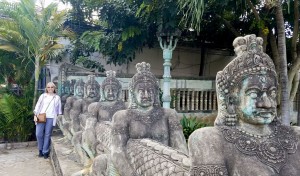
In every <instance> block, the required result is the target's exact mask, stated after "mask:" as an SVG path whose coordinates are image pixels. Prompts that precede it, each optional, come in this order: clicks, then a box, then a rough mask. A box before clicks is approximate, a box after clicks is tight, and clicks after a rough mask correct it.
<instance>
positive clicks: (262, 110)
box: [215, 34, 278, 126]
mask: <svg viewBox="0 0 300 176" xmlns="http://www.w3.org/2000/svg"><path fill="white" fill-rule="evenodd" d="M262 44H263V40H262V38H260V37H256V36H255V35H253V34H252V35H247V36H245V37H238V38H236V39H235V40H234V41H233V46H234V51H235V53H236V55H237V57H236V58H234V59H233V60H232V61H231V62H230V63H229V64H228V65H227V66H226V67H225V68H224V69H223V70H222V71H220V72H218V73H217V76H216V87H217V97H218V111H219V112H218V116H217V118H216V121H215V125H228V126H233V125H235V124H236V123H237V122H238V121H242V122H243V123H250V124H270V123H271V122H272V121H276V120H277V114H276V113H277V112H276V106H277V103H276V95H277V87H278V82H277V74H276V71H275V66H274V64H273V62H272V60H271V58H270V57H269V56H268V55H267V54H266V53H264V52H263V49H262Z"/></svg>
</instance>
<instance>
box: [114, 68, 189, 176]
mask: <svg viewBox="0 0 300 176" xmlns="http://www.w3.org/2000/svg"><path fill="white" fill-rule="evenodd" d="M136 68H137V73H136V74H135V75H134V76H133V77H132V81H131V83H130V85H129V91H130V96H131V97H130V105H129V109H127V110H121V111H118V112H116V113H115V114H114V116H113V120H112V132H111V133H112V134H111V135H112V144H111V160H112V163H113V165H114V166H115V168H116V170H117V171H118V173H119V174H120V175H122V176H132V175H161V174H163V173H164V172H165V175H168V174H169V175H172V174H174V173H178V174H177V175H180V174H179V173H184V171H182V170H180V168H177V167H175V166H173V165H171V162H172V161H174V159H172V158H171V156H170V157H169V158H168V159H167V158H163V157H161V156H159V155H157V154H154V153H151V152H152V151H159V153H161V154H162V151H163V150H165V149H166V146H170V147H174V148H175V149H176V150H178V151H181V152H182V153H187V148H186V142H185V139H184V136H183V132H182V128H181V125H180V123H179V117H178V115H177V113H176V112H175V111H174V110H172V109H164V108H162V107H161V106H160V101H159V85H158V82H157V79H156V78H155V76H154V75H153V74H152V73H151V72H150V64H148V63H145V62H142V63H138V64H137V65H136ZM144 138H149V139H152V140H155V141H157V142H160V143H162V144H164V145H165V146H164V145H160V144H156V143H155V142H154V143H151V142H149V144H148V145H150V146H148V147H149V148H152V149H153V150H152V149H151V150H148V148H146V150H145V151H147V152H148V153H145V154H146V155H147V154H149V155H147V156H146V155H145V156H144V155H143V152H144V151H143V148H141V147H136V148H132V147H134V145H130V142H128V141H130V140H134V139H144ZM145 145H147V144H145ZM127 151H130V153H131V154H132V159H133V160H131V158H129V157H128V155H127ZM132 152H134V153H132ZM135 152H136V153H135ZM149 152H150V153H149ZM135 154H136V155H135ZM148 157H149V161H148V160H147V158H148ZM173 157H175V158H177V159H179V158H180V157H179V156H178V155H176V156H175V155H174V156H173ZM167 160H172V161H170V162H167ZM131 161H132V162H131ZM164 163H168V165H167V167H168V168H169V169H168V170H163V169H162V168H165V167H166V166H165V164H164ZM178 169H179V170H178ZM150 173H152V174H150ZM175 175H176V174H175Z"/></svg>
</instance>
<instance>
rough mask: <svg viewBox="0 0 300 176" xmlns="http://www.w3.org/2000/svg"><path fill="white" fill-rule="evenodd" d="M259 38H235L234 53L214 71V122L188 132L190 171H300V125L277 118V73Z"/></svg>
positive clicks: (239, 174)
mask: <svg viewBox="0 0 300 176" xmlns="http://www.w3.org/2000/svg"><path fill="white" fill-rule="evenodd" d="M262 44H263V40H262V38H260V37H256V36H255V35H247V36H245V37H238V38H236V39H235V40H234V42H233V46H234V48H235V52H236V54H237V57H236V58H235V59H234V60H232V61H231V62H230V63H229V64H228V65H227V66H226V67H225V68H224V70H223V71H220V72H218V74H217V77H216V87H217V94H218V116H217V119H216V121H215V126H214V127H206V128H201V129H199V130H196V131H195V132H194V133H192V135H191V136H190V138H189V144H188V145H189V154H190V159H191V164H192V166H191V168H190V175H191V176H200V175H201V176H202V175H206V176H216V175H223V176H225V175H232V176H253V175H259V176H271V175H272V176H275V175H277V176H287V175H289V176H298V175H300V167H299V165H300V151H299V150H300V149H299V142H298V141H299V134H300V129H299V127H290V126H284V125H283V124H281V122H280V119H279V116H278V115H277V111H276V107H277V103H276V98H277V94H278V89H277V88H278V82H277V79H278V78H277V74H276V72H275V67H274V64H273V62H272V60H271V59H270V57H269V56H268V55H267V54H265V53H264V52H263V50H262Z"/></svg>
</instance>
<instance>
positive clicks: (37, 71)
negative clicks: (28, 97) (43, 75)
mask: <svg viewBox="0 0 300 176" xmlns="http://www.w3.org/2000/svg"><path fill="white" fill-rule="evenodd" d="M39 77H40V60H39V58H38V57H36V58H35V68H34V94H33V103H32V109H34V107H35V103H36V101H37V93H38V85H39Z"/></svg>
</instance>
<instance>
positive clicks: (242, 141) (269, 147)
mask: <svg viewBox="0 0 300 176" xmlns="http://www.w3.org/2000/svg"><path fill="white" fill-rule="evenodd" d="M219 130H221V132H222V134H223V136H224V138H225V139H226V141H227V142H230V143H232V144H234V146H235V147H236V148H237V149H238V150H239V151H240V152H241V153H243V154H245V155H250V156H255V157H256V158H257V159H258V160H259V161H261V162H262V163H264V164H266V165H268V166H270V167H272V168H273V169H275V170H276V172H277V173H279V172H280V170H281V169H282V167H283V166H284V165H285V164H286V161H287V157H288V156H287V155H288V154H292V153H295V152H296V149H297V143H298V138H297V136H296V135H295V133H294V131H293V130H292V128H291V127H288V126H283V125H278V126H277V125H276V124H275V125H274V128H273V129H272V131H273V134H271V135H267V136H261V135H253V134H250V133H247V132H245V131H243V130H241V129H237V128H235V127H228V126H219Z"/></svg>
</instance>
